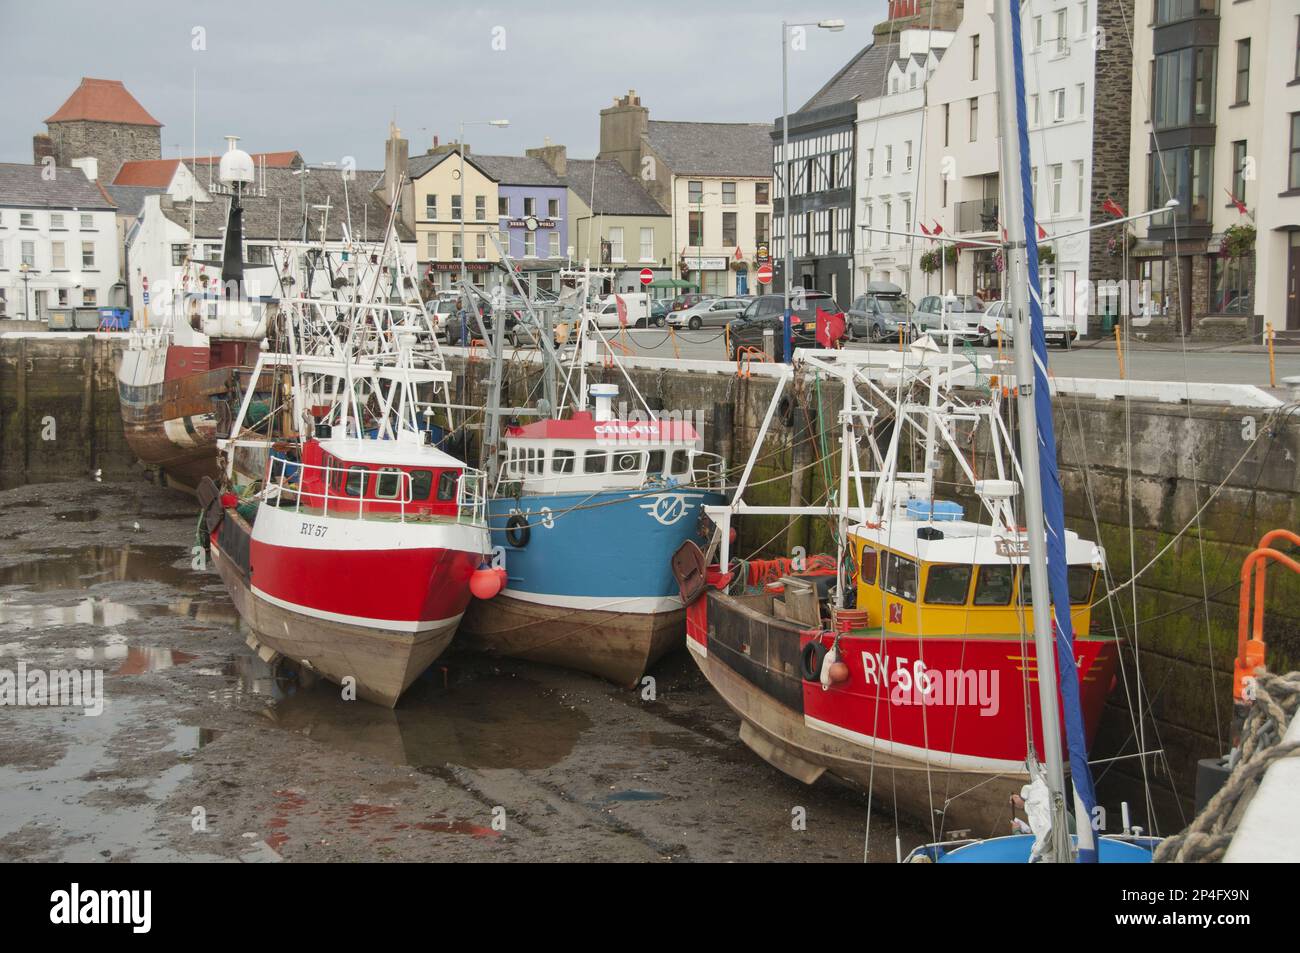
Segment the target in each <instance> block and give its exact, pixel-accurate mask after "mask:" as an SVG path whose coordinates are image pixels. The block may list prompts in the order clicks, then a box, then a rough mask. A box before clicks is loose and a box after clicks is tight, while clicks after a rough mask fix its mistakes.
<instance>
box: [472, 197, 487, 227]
mask: <svg viewBox="0 0 1300 953" xmlns="http://www.w3.org/2000/svg"><path fill="white" fill-rule="evenodd" d="M474 220H475V221H477V222H486V221H487V196H486V195H476V196H474Z"/></svg>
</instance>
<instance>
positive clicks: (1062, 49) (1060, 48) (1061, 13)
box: [1056, 7, 1070, 53]
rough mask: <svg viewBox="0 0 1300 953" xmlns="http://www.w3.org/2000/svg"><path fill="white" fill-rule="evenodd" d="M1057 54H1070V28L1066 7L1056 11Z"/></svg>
mask: <svg viewBox="0 0 1300 953" xmlns="http://www.w3.org/2000/svg"><path fill="white" fill-rule="evenodd" d="M1056 52H1058V53H1068V52H1070V28H1069V27H1068V26H1067V25H1066V13H1065V8H1064V7H1062V8H1061V9H1060V10H1057V11H1056Z"/></svg>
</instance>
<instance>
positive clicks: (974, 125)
mask: <svg viewBox="0 0 1300 953" xmlns="http://www.w3.org/2000/svg"><path fill="white" fill-rule="evenodd" d="M979 128H980V101H979V97H978V96H972V97H971V100H970V141H971V142H975V141H977V136H978V135H979Z"/></svg>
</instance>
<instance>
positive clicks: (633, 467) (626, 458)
mask: <svg viewBox="0 0 1300 953" xmlns="http://www.w3.org/2000/svg"><path fill="white" fill-rule="evenodd" d="M642 459H643V457H642V455H641V454H640V453H619V454H616V455H615V456H614V472H615V473H633V472H635V471H637V470H640V469H641V460H642Z"/></svg>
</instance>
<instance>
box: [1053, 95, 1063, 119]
mask: <svg viewBox="0 0 1300 953" xmlns="http://www.w3.org/2000/svg"><path fill="white" fill-rule="evenodd" d="M1051 96H1052V122H1064V121H1065V90H1064V89H1054V90H1052V92H1051Z"/></svg>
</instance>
